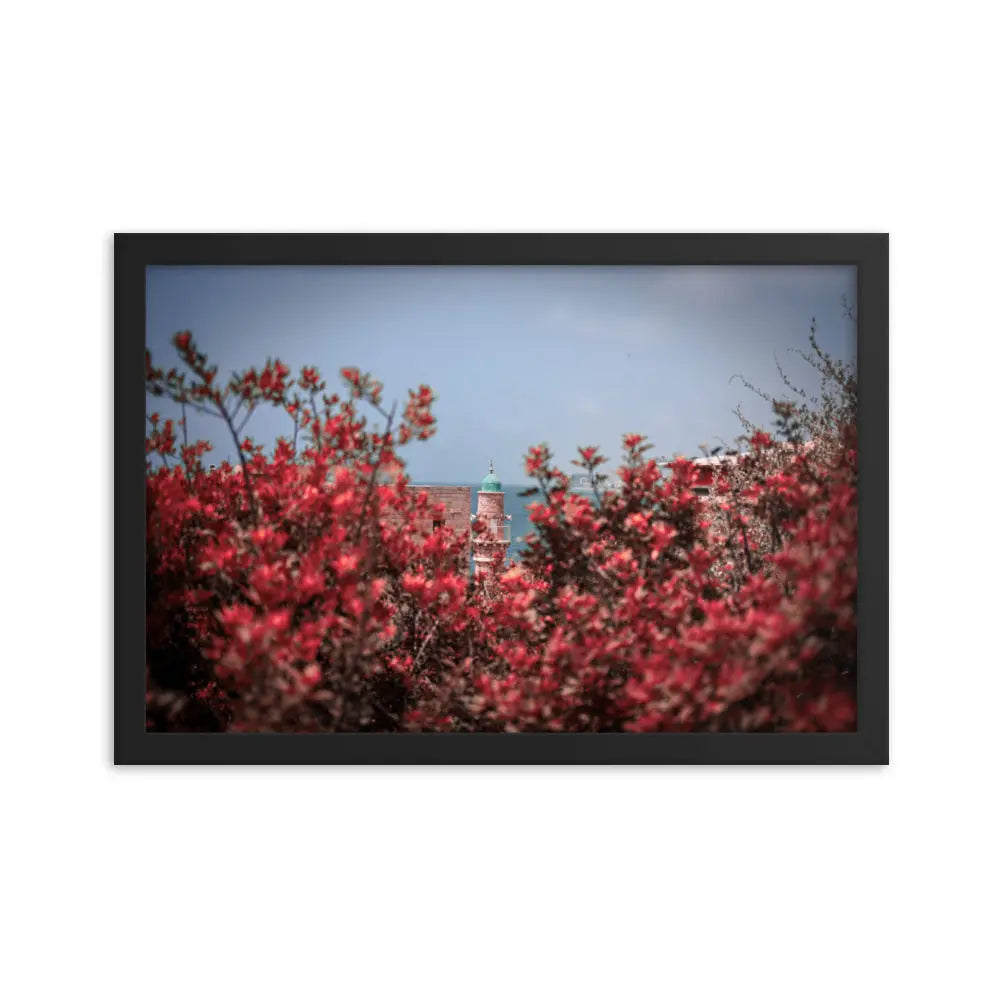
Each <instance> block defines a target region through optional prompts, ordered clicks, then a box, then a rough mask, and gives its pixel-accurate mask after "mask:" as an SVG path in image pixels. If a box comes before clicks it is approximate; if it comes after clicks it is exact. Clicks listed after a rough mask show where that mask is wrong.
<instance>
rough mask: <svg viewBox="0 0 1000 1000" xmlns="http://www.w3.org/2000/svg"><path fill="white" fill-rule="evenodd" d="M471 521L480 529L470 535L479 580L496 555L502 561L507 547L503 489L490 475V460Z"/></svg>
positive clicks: (507, 534)
mask: <svg viewBox="0 0 1000 1000" xmlns="http://www.w3.org/2000/svg"><path fill="white" fill-rule="evenodd" d="M473 520H474V521H476V522H478V523H479V524H481V525H483V530H482V531H479V532H473V535H472V562H473V566H474V568H475V569H474V571H475V574H476V576H480V575H481V574H483V573H485V572H488V571H489V569H490V566H491V564H492V562H493V559H494V558H495V556H496V554H497V552H501V553H502V554H503V556H504V557H505V558H506V555H507V548H508V546H509V545H510V523H509V522H510V515H509V514H505V513H504V509H503V486H502V485H501V483H500V480H499V478H498V477H497V476H496V474H495V473H494V472H493V460H492V459H491V460H490V471H489V472H488V473H487V474H486V477H485V478H484V479H483V482H482V486H481V488H480V490H479V493H478V494H477V503H476V513H475V515H474V518H473Z"/></svg>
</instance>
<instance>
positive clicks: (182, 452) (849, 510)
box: [114, 234, 889, 764]
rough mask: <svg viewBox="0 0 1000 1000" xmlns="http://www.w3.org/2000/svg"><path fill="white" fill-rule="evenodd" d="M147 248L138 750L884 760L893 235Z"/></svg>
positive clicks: (377, 238) (207, 239) (132, 263)
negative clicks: (890, 251) (889, 285)
mask: <svg viewBox="0 0 1000 1000" xmlns="http://www.w3.org/2000/svg"><path fill="white" fill-rule="evenodd" d="M114 253H115V393H116V399H115V456H116V458H115V522H116V528H115V557H114V559H115V715H114V718H115V741H114V742H115V761H116V763H123V764H130V763H192V764H196V763H254V764H260V763H269V764H270V763H273V764H282V763H296V764H299V763H316V764H324V763H328V764H335V763H396V764H400V763H424V764H426V763H451V764H462V763H467V764H483V763H507V764H513V763H549V764H552V763H559V764H569V763H581V764H583V763H586V764H594V763H602V764H605V763H606V764H612V763H727V764H734V763H754V764H759V763H864V764H884V763H888V301H889V298H888V294H889V289H888V262H889V251H888V237H887V236H885V235H658V234H622V235H608V234H602V235H583V234H574V235H557V234H523V235H513V234H504V235H485V234H484V235H414V234H407V235H388V234H386V235H178V234H171V235H160V234H119V235H116V237H115V251H114ZM143 438H144V439H145V440H144V442H143V440H142V439H143Z"/></svg>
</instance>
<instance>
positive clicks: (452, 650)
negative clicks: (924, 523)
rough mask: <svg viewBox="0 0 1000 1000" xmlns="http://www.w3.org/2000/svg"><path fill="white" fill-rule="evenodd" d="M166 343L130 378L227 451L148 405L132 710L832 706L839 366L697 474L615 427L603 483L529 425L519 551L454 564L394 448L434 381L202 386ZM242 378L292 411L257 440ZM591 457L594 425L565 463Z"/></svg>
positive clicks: (656, 715)
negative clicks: (616, 444) (620, 457)
mask: <svg viewBox="0 0 1000 1000" xmlns="http://www.w3.org/2000/svg"><path fill="white" fill-rule="evenodd" d="M175 345H176V347H177V350H178V353H179V355H180V358H181V360H182V362H183V364H184V368H185V370H184V371H181V370H178V369H170V370H169V371H166V372H165V371H163V370H162V369H159V368H155V367H154V366H153V364H152V360H151V359H150V358H149V357H148V356H147V374H146V377H147V388H148V390H149V392H150V393H151V394H153V395H154V396H157V395H161V396H167V397H169V398H171V399H172V400H174V401H175V402H177V403H179V404H180V405H181V407H182V412H183V413H185V414H186V411H187V409H188V408H194V409H197V410H200V411H204V412H208V413H213V414H214V415H216V416H218V417H219V419H220V421H221V422H222V424H223V425H224V426H225V428H226V429H227V431H228V433H229V434H230V436H231V438H232V442H233V445H234V447H235V450H236V453H237V454H238V456H239V465H237V466H231V465H229V464H223V465H222V466H221V467H220V468H218V469H215V468H210V469H206V468H205V466H204V464H203V462H202V457H203V456H204V454H205V452H206V451H207V450H208V449H209V445H208V444H207V443H205V442H196V443H193V444H188V443H187V441H186V420H185V418H184V417H183V416H182V418H181V419H180V420H179V421H176V422H175V421H172V420H166V421H164V420H162V418H161V417H160V415H159V414H151V415H150V416H149V417H148V418H147V419H148V421H149V432H148V435H147V439H146V450H147V477H146V503H147V531H146V567H147V569H146V593H147V660H146V666H147V725H148V727H149V728H150V729H152V730H159V731H192V730H196V731H268V732H324V731H366V730H371V731H395V730H421V729H425V730H443V731H522V730H548V731H696V730H703V731H706V730H707V731H748V730H754V731H817V730H820V731H841V730H850V729H853V728H854V726H855V718H856V683H857V679H856V647H857V642H856V616H855V605H856V590H857V507H856V494H857V449H856V423H855V420H854V416H853V414H854V412H855V410H854V408H853V405H852V401H851V396H852V393H853V392H854V382H853V376H852V374H851V373H850V372H849V371H845V369H844V368H843V367H842V366H841V367H836V366H835V363H832V362H830V360H829V359H828V358H826V356H825V355H822V353H821V352H820V354H819V355H818V357H819V366H822V365H824V364H825V365H826V369H825V370H824V371H823V374H824V379H825V381H832V382H833V383H835V384H837V385H839V388H840V395H839V397H838V400H839V404H838V405H839V409H836V410H835V412H833V410H832V409H831V407H830V406H827V407H825V408H824V411H823V412H822V413H821V414H819V415H813V416H814V417H815V419H813V421H812V423H809V420H810V414H809V413H808V412H807V411H805V410H802V411H801V412H799V411H796V415H797V417H800V418H801V419H802V420H804V421H805V422H806V424H807V425H808V426H809V427H810V429H811V430H812V431H813V434H814V437H813V439H812V440H811V441H810V444H809V446H808V447H807V446H803V445H802V444H801V441H800V438H799V436H798V434H797V432H796V433H794V434H791V435H788V436H789V438H790V444H786V445H785V446H784V447H782V446H778V445H775V444H774V442H772V440H771V438H770V436H769V435H767V434H764V433H763V432H757V433H755V434H754V435H753V436H752V437H751V438H750V439H749V450H748V451H747V452H746V453H745V454H743V455H739V456H733V457H732V458H731V459H730V460H729V461H727V462H725V463H722V464H720V465H719V466H718V469H719V471H718V473H717V475H716V481H715V487H714V491H713V493H712V495H711V496H710V497H701V496H698V495H697V494H696V493H695V491H694V487H695V483H696V478H695V477H696V468H695V465H694V464H693V463H692V462H690V461H687V460H683V459H678V460H676V461H675V462H673V463H672V465H671V467H670V468H669V469H664V468H663V467H662V466H661V465H659V464H658V463H656V462H655V461H652V460H649V459H647V458H646V457H645V455H646V452H647V451H648V450H649V448H650V446H649V445H648V444H646V442H645V439H644V438H643V437H641V436H640V435H637V434H630V435H626V436H625V438H624V448H625V458H624V464H623V466H622V467H621V469H620V471H619V476H620V478H621V481H622V483H623V488H622V489H621V490H620V491H618V492H612V491H607V492H604V493H599V492H598V491H596V490H595V495H594V497H593V499H591V498H589V497H587V496H582V495H580V494H578V493H573V492H571V491H570V489H569V478H568V477H567V476H566V475H565V474H564V473H563V472H561V471H560V470H559V469H557V468H555V467H554V466H553V465H552V456H551V454H550V453H549V451H548V449H547V448H546V447H545V446H539V447H536V448H532V449H531V450H530V451H529V453H528V456H527V460H526V468H527V471H528V473H529V474H530V475H532V476H533V477H534V478H535V479H536V480H537V482H538V486H537V494H538V497H539V500H538V502H537V503H536V504H535V505H534V506H533V508H532V514H531V518H532V521H533V524H534V528H535V533H534V535H533V536H532V538H531V540H530V542H529V545H528V547H527V550H526V552H525V553H524V555H523V558H522V561H521V562H520V564H518V565H514V566H512V567H510V568H507V569H506V570H505V569H504V568H502V567H499V568H498V573H497V574H496V575H495V577H493V578H492V579H487V580H486V581H485V582H482V581H480V582H478V583H477V582H475V581H473V580H471V579H470V578H469V574H468V537H467V536H464V535H461V534H458V533H455V532H451V531H449V530H439V531H429V530H428V529H427V528H426V525H427V524H428V522H429V521H430V520H431V518H432V517H433V511H432V510H431V509H430V507H429V501H428V498H427V496H426V494H422V493H419V492H416V491H412V490H410V489H408V480H407V478H406V476H405V474H404V473H403V472H402V471H401V470H402V468H403V465H402V462H401V459H400V458H399V456H398V453H397V449H398V448H400V447H401V446H403V445H405V444H406V443H407V442H408V441H410V440H412V439H414V438H416V439H418V440H420V439H426V438H428V437H429V436H430V435H431V434H433V433H434V427H435V423H434V417H433V416H432V414H431V404H432V402H433V393H432V392H431V390H430V388H428V387H427V386H421V387H420V388H419V389H418V390H417V391H416V392H411V393H410V396H409V400H408V402H407V405H406V406H405V408H404V411H403V414H402V417H401V419H400V421H399V422H398V424H397V423H396V419H395V410H394V409H392V410H388V411H387V410H386V409H385V408H384V407H383V403H382V386H381V384H380V383H378V382H377V381H375V380H374V379H373V378H372V377H371V376H370V375H366V374H363V373H361V372H359V371H357V370H355V369H344V370H343V371H342V372H341V375H342V378H343V379H344V381H345V383H346V386H347V389H348V392H347V398H345V399H343V400H341V399H340V397H338V396H337V395H335V394H329V393H328V392H327V387H326V384H325V383H324V382H323V381H322V380H321V378H320V375H319V373H318V371H317V370H316V369H315V368H303V369H302V371H301V372H300V375H299V378H298V379H297V380H294V381H293V380H292V379H291V372H290V370H289V368H288V367H287V366H285V365H283V364H282V363H281V362H280V361H268V362H267V364H266V365H265V366H264V367H263V368H262V369H260V370H256V369H248V370H247V371H245V372H243V373H237V374H235V375H234V376H233V378H232V379H231V380H230V382H229V383H228V384H227V385H225V386H221V385H220V384H219V383H218V382H216V380H215V376H216V369H215V368H214V367H211V366H210V365H209V363H208V360H207V358H206V357H205V356H204V355H202V354H200V353H198V351H197V348H196V345H195V343H194V341H193V338H192V337H191V334H190V333H187V332H185V333H181V334H178V335H177V336H176V337H175ZM831 366H833V367H831ZM845 398H846V399H847V403H846V404H845V403H844V399H845ZM362 404H364V405H365V406H370V407H373V408H374V411H375V413H376V414H377V415H378V416H379V417H381V418H382V419H381V420H380V423H379V427H380V429H373V428H371V427H369V426H368V423H367V420H366V419H365V418H364V417H363V416H361V414H360V412H359V406H361V405H362ZM262 405H271V406H277V407H280V408H282V409H283V410H285V411H286V412H287V413H288V415H289V418H290V420H291V424H292V436H291V438H289V439H279V440H278V442H277V444H276V445H275V447H274V449H273V451H272V452H271V453H270V454H265V452H264V450H263V449H262V448H261V447H259V446H258V445H256V444H255V443H254V442H253V441H252V440H251V439H248V438H243V437H241V434H242V430H243V427H244V426H245V424H246V421H247V419H248V418H249V416H250V415H251V414H252V413H253V412H254V410H255V409H256V408H257V407H259V406H262ZM787 405H788V404H781V406H783V407H785V411H784V423H783V425H782V426H784V427H785V428H786V429H787V428H788V426H789V423H788V411H787ZM831 412H833V418H832V419H831ZM781 416H782V413H781V412H780V411H779V418H780V417H781ZM779 422H780V421H779ZM795 426H796V427H798V426H799V425H798V424H795ZM178 433H180V434H181V435H182V436H181V441H178ZM300 436H302V438H303V441H304V443H303V444H302V446H300V444H299V437H300ZM157 459H158V460H159V463H160V464H159V467H157V468H155V469H154V467H153V462H154V460H157ZM603 462H604V459H603V458H602V457H601V456H600V455H599V454H598V453H597V449H596V448H592V447H591V448H582V449H580V459H579V460H578V461H577V462H576V463H575V464H576V465H578V466H580V467H582V468H583V469H584V470H585V471H586V472H587V473H590V474H594V473H595V470H596V469H597V467H598V466H599V465H600V464H602V463H603Z"/></svg>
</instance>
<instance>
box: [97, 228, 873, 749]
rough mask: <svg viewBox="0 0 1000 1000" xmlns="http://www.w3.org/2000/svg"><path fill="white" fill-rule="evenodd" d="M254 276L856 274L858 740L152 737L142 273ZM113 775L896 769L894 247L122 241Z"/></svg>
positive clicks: (398, 239)
mask: <svg viewBox="0 0 1000 1000" xmlns="http://www.w3.org/2000/svg"><path fill="white" fill-rule="evenodd" d="M171 264H173V265H198V264H205V265H211V264H215V265H220V264H221V265H225V264H229V265H247V264H268V265H274V264H299V265H302V264H479V265H482V264H495V265H504V264H507V265H523V264H542V265H544V264H577V265H588V264H599V265H610V264H632V265H635V264H730V265H732V264H758V265H759V264H841V265H845V264H846V265H854V266H856V268H857V331H858V333H857V337H858V344H857V361H858V388H859V420H858V428H859V449H858V452H859V489H858V495H859V551H858V566H859V592H858V646H859V657H858V729H857V731H856V732H853V733H836V734H817V733H803V734H799V733H774V734H771V733H721V734H707V733H690V734H688V733H684V734H681V733H666V734H639V733H586V734H584V733H517V734H502V733H399V734H397V733H392V734H375V733H336V734H323V735H312V734H309V735H305V734H296V735H291V734H289V735H285V734H281V735H279V734H207V733H177V734H173V733H171V734H166V733H148V732H146V729H145V672H144V669H143V663H144V661H145V653H144V646H145V606H144V605H145V601H144V588H143V583H142V581H143V580H144V577H145V565H144V564H145V556H144V544H145V526H144V521H145V500H144V490H145V486H144V478H145V477H144V455H145V452H144V444H143V438H144V417H143V414H144V413H145V384H144V378H143V374H144V346H145V326H146V286H145V277H146V268H147V267H149V266H151V265H171ZM114 282H115V287H114V312H115V335H114V344H115V378H114V382H115V407H114V412H115V416H114V446H115V473H114V476H115V481H114V499H115V543H114V544H115V552H114V572H115V606H114V615H115V620H114V636H115V664H114V760H115V763H116V764H154V763H173V764H237V763H239V764H390V763H391V764H429V763H435V764H438V763H440V764H668V763H673V764H887V763H888V761H889V714H888V713H889V667H888V654H889V633H888V628H889V614H888V612H889V571H888V563H889V551H888V499H889V479H888V469H889V411H888V385H889V377H888V374H889V368H888V365H889V335H888V329H889V238H888V236H887V235H885V234H837V235H829V234H827V235H823V234H809V235H805V234H801V235H792V234H772V235H754V234H739V235H737V234H697V235H696V234H685V235H670V234H653V233H642V234H638V233H636V234H479V235H457V234H372V235H361V234H340V235H319V234H281V235H261V234H253V235H250V234H132V233H128V234H116V235H115V239H114Z"/></svg>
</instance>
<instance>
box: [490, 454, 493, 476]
mask: <svg viewBox="0 0 1000 1000" xmlns="http://www.w3.org/2000/svg"><path fill="white" fill-rule="evenodd" d="M490 475H491V476H492V475H493V459H492V458H491V459H490Z"/></svg>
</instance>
